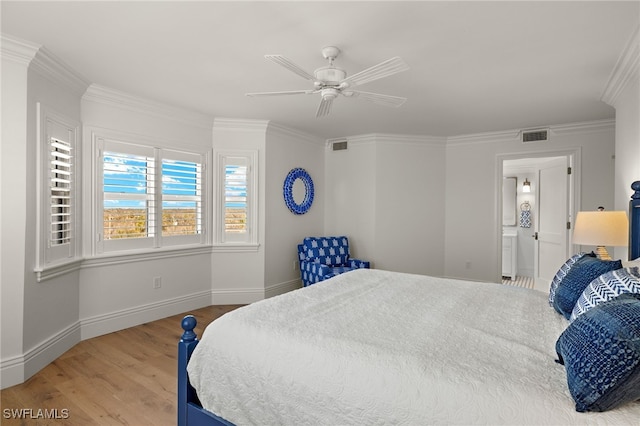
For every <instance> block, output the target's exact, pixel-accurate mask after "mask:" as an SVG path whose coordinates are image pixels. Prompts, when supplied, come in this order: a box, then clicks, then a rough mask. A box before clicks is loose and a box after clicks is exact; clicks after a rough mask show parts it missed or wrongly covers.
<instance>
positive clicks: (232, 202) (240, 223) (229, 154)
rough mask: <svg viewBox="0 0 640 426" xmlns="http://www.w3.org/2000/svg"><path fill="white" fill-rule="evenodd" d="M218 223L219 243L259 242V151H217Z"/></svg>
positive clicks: (216, 239)
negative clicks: (257, 188)
mask: <svg viewBox="0 0 640 426" xmlns="http://www.w3.org/2000/svg"><path fill="white" fill-rule="evenodd" d="M215 157H216V167H217V177H218V179H217V181H218V183H217V197H216V203H217V218H218V219H217V224H216V225H217V226H216V236H215V241H216V243H218V244H227V243H230V244H249V245H255V244H257V239H258V234H257V202H256V201H257V198H256V192H255V188H256V187H257V182H256V178H257V173H256V168H257V152H256V151H218V152H216V153H215Z"/></svg>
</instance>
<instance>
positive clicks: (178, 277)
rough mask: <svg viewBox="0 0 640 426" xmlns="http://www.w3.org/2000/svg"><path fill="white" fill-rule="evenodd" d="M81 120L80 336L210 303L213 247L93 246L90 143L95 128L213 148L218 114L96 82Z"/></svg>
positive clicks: (168, 144)
mask: <svg viewBox="0 0 640 426" xmlns="http://www.w3.org/2000/svg"><path fill="white" fill-rule="evenodd" d="M82 122H83V126H84V135H83V198H84V200H85V202H84V203H83V206H84V209H83V219H84V220H83V230H84V232H83V235H84V237H85V238H84V241H83V248H84V253H83V254H84V256H85V259H86V260H85V261H84V262H83V266H82V269H81V271H80V277H79V279H80V288H79V306H80V308H79V309H80V311H79V314H80V320H81V324H82V338H83V339H86V338H89V337H93V336H97V335H100V334H104V333H108V332H112V331H115V330H119V329H121V328H124V327H130V326H132V325H135V324H139V323H143V322H146V321H151V320H154V319H158V318H162V317H165V316H168V315H172V314H176V313H180V312H184V311H187V310H189V309H195V308H198V307H202V306H206V305H208V304H210V303H211V299H212V297H211V282H212V272H211V263H212V261H211V254H210V248H207V247H202V248H201V249H197V248H196V249H194V250H192V251H187V252H184V251H175V252H171V251H168V252H166V251H160V252H158V253H154V254H150V255H140V254H137V253H135V252H131V253H127V254H124V255H109V254H104V255H100V254H98V253H94V252H92V245H93V241H92V238H93V237H94V236H95V235H96V232H97V231H95V230H92V219H93V217H92V214H93V209H92V207H91V206H92V205H93V202H94V201H93V196H94V193H93V188H92V181H93V176H94V171H93V170H92V168H91V164H92V157H95V155H96V153H95V151H94V149H93V146H92V144H93V134H94V133H96V134H114V135H116V136H120V137H122V138H125V140H134V141H135V140H142V141H151V143H153V145H154V146H157V147H162V148H175V149H180V148H183V149H188V150H191V151H195V152H200V153H205V154H206V153H209V152H210V151H211V128H212V125H213V121H212V120H211V119H210V118H208V117H206V116H203V115H201V114H198V113H195V112H189V111H184V110H182V109H177V108H172V107H169V106H166V105H162V104H158V103H154V102H151V101H148V100H146V99H142V98H138V97H135V96H133V95H130V94H126V93H122V92H118V91H115V90H112V89H109V88H105V87H101V86H97V85H92V86H91V87H90V88H89V89H88V90H87V93H86V94H85V95H84V96H83V98H82ZM130 138H132V139H130ZM208 184H209V185H210V183H208ZM209 188H210V186H209ZM136 256H137V257H136ZM156 277H160V278H161V281H162V284H161V288H159V289H156V288H154V286H153V280H154V278H156Z"/></svg>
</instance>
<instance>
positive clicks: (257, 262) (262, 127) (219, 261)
mask: <svg viewBox="0 0 640 426" xmlns="http://www.w3.org/2000/svg"><path fill="white" fill-rule="evenodd" d="M267 125H268V122H267V121H257V120H236V119H222V118H216V120H215V122H214V126H213V147H214V150H215V149H239V150H249V151H252V150H255V151H257V152H258V182H259V188H258V194H260V196H259V198H258V217H259V221H258V246H257V247H255V248H254V249H247V250H240V251H235V250H230V249H225V248H215V249H214V253H213V254H212V263H211V267H212V272H211V274H212V285H213V302H214V303H215V304H225V303H250V302H254V301H256V300H261V299H263V298H264V270H265V264H264V258H265V244H264V235H265V219H264V212H265V200H264V197H263V196H261V195H262V194H263V193H264V185H265V183H264V180H265V173H266V171H265V170H266V161H265V159H266V155H265V138H266V131H267ZM254 172H255V171H254Z"/></svg>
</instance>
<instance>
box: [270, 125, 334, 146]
mask: <svg viewBox="0 0 640 426" xmlns="http://www.w3.org/2000/svg"><path fill="white" fill-rule="evenodd" d="M267 130H268V131H272V132H273V133H274V134H275V135H282V136H286V137H290V138H294V139H298V140H300V141H301V142H307V143H311V144H313V145H323V144H324V143H325V140H324V139H322V138H319V137H318V136H315V135H312V134H310V133H306V132H303V131H301V130H298V129H294V128H291V127H287V126H284V125H282V124H280V123H276V122H274V121H270V122H269V124H268V128H267Z"/></svg>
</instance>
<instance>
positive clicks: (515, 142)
mask: <svg viewBox="0 0 640 426" xmlns="http://www.w3.org/2000/svg"><path fill="white" fill-rule="evenodd" d="M518 135H519V132H518V131H517V130H513V131H505V132H496V133H487V134H481V135H469V136H460V137H454V138H449V140H448V142H447V156H446V157H447V158H446V163H447V166H446V182H447V186H446V190H447V197H446V215H447V216H446V223H445V227H446V240H445V241H446V242H445V275H446V276H449V277H455V278H464V279H472V280H480V281H490V282H499V279H500V271H499V265H500V262H499V256H500V255H501V253H500V251H499V245H500V239H499V235H500V232H501V227H499V226H498V223H500V222H499V215H501V206H500V207H499V206H498V204H497V201H498V193H499V191H500V184H501V179H502V174H501V173H500V174H497V171H498V158H499V157H501V156H508V155H516V154H517V155H523V156H525V155H531V156H535V155H540V154H541V153H546V154H547V155H546V156H553V155H554V153H555V154H557V153H560V152H564V151H567V150H576V149H578V150H579V152H580V154H581V155H580V158H579V164H580V165H579V168H580V170H579V171H578V172H579V175H580V181H581V182H580V190H579V191H580V192H579V193H578V194H576V198H577V199H578V200H580V204H579V205H578V208H579V209H586V210H593V209H594V208H595V207H597V206H599V205H604V206H606V207H608V208H610V206H613V194H612V192H611V189H610V188H612V187H613V176H614V160H613V154H614V148H615V147H614V122H613V121H612V120H604V121H595V122H587V123H573V124H566V125H558V126H550V139H549V140H548V141H545V142H539V143H536V144H522V143H520V142H519V138H518ZM594 206H595V207H594ZM499 209H500V210H499Z"/></svg>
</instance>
